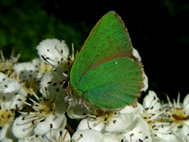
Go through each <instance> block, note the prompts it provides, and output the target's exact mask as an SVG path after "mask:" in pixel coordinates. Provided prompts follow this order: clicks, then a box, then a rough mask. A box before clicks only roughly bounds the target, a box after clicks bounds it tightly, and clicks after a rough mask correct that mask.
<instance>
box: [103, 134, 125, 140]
mask: <svg viewBox="0 0 189 142" xmlns="http://www.w3.org/2000/svg"><path fill="white" fill-rule="evenodd" d="M103 136H104V142H121V141H122V140H123V136H121V135H119V134H114V133H105V134H104V135H103Z"/></svg>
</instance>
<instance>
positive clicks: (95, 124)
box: [77, 118, 105, 132]
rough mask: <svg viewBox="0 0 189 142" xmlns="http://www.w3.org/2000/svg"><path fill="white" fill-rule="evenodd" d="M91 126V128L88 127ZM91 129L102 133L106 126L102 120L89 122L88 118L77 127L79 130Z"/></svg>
mask: <svg viewBox="0 0 189 142" xmlns="http://www.w3.org/2000/svg"><path fill="white" fill-rule="evenodd" d="M88 125H89V126H88ZM89 127H90V128H91V129H93V130H96V131H99V132H100V131H102V130H103V129H104V127H105V124H104V123H103V121H102V120H101V119H91V118H90V120H89V122H88V118H85V119H82V120H81V121H80V123H79V125H78V127H77V130H85V129H89Z"/></svg>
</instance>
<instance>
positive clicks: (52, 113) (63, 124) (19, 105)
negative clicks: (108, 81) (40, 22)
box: [0, 39, 189, 142]
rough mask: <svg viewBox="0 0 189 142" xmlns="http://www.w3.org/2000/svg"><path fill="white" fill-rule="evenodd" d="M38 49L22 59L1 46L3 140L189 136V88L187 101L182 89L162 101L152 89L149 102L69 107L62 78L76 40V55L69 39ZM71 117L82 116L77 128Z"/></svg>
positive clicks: (126, 140) (159, 140)
mask: <svg viewBox="0 0 189 142" xmlns="http://www.w3.org/2000/svg"><path fill="white" fill-rule="evenodd" d="M37 50H38V54H39V57H40V58H36V59H33V60H32V61H31V62H24V63H17V61H18V58H19V56H20V54H19V55H18V56H17V57H14V56H13V55H12V56H11V58H10V59H6V60H5V58H4V56H3V54H2V52H1V60H0V70H1V71H2V72H0V142H17V141H18V142H187V141H189V94H188V95H187V96H186V97H185V99H184V101H183V103H180V94H179V95H178V99H177V101H175V100H174V101H173V103H171V101H170V99H169V97H168V96H167V99H168V103H167V104H161V103H160V100H159V98H158V97H157V95H156V93H155V92H154V91H149V92H148V95H147V96H146V97H145V98H144V100H143V104H140V103H138V104H137V107H133V106H126V107H125V108H123V109H119V110H112V111H108V112H102V111H99V112H98V111H97V110H95V113H90V114H89V112H88V110H86V108H84V106H80V105H79V104H74V105H70V106H69V108H67V104H66V103H65V97H66V93H65V91H64V89H62V86H61V85H62V84H61V83H60V82H61V80H62V79H64V78H66V77H67V76H66V74H67V73H68V72H69V70H70V67H71V64H72V63H73V61H74V50H73V46H72V54H71V55H70V54H69V48H68V46H67V45H66V44H65V42H64V41H63V40H62V41H59V40H57V39H47V40H44V41H42V42H40V43H39V45H38V46H37ZM136 52H137V51H136ZM138 56H139V55H138ZM46 62H48V64H47V63H46ZM146 83H147V81H146ZM65 112H67V115H66V114H65ZM67 119H70V120H72V119H77V120H79V121H78V123H79V125H78V126H77V128H76V130H73V128H72V127H74V128H75V126H73V125H75V124H76V123H73V124H72V121H70V123H69V124H68V122H69V121H68V120H67Z"/></svg>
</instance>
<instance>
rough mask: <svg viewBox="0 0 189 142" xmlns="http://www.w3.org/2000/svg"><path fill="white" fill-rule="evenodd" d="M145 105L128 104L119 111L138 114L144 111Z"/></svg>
mask: <svg viewBox="0 0 189 142" xmlns="http://www.w3.org/2000/svg"><path fill="white" fill-rule="evenodd" d="M143 110H144V108H143V106H142V105H141V104H139V103H137V107H132V106H126V107H125V108H124V109H122V110H121V111H120V112H119V113H135V114H136V115H141V114H142V113H143Z"/></svg>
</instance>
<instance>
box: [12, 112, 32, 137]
mask: <svg viewBox="0 0 189 142" xmlns="http://www.w3.org/2000/svg"><path fill="white" fill-rule="evenodd" d="M33 126H34V125H33V124H32V122H31V121H28V120H23V116H19V117H17V118H16V119H15V120H14V122H13V126H12V132H13V134H14V136H15V137H17V138H24V137H28V136H31V135H32V134H33V129H34V127H33Z"/></svg>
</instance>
